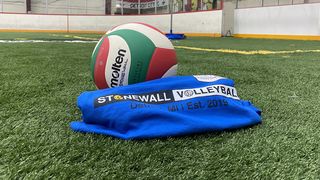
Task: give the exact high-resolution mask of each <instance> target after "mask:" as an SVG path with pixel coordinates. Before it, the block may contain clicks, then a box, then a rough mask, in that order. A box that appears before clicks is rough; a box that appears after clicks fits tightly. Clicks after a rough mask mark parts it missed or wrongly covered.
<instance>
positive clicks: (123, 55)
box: [105, 35, 131, 87]
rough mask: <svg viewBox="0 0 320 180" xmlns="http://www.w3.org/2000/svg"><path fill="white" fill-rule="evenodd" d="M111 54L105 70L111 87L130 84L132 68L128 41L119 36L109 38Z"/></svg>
mask: <svg viewBox="0 0 320 180" xmlns="http://www.w3.org/2000/svg"><path fill="white" fill-rule="evenodd" d="M108 39H109V54H108V59H107V64H106V68H105V77H106V81H107V84H108V86H109V87H116V86H123V85H127V84H128V78H129V70H130V66H131V53H130V49H129V46H128V44H127V43H126V41H125V40H124V39H123V38H121V37H120V36H117V35H111V36H108Z"/></svg>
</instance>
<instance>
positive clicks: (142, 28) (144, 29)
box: [108, 23, 174, 49]
mask: <svg viewBox="0 0 320 180" xmlns="http://www.w3.org/2000/svg"><path fill="white" fill-rule="evenodd" d="M121 29H129V30H133V31H138V32H140V33H142V34H144V35H145V36H147V37H148V38H149V39H150V40H151V41H152V42H153V44H154V45H155V46H156V47H160V48H166V49H174V47H173V45H172V43H171V42H170V40H168V38H167V37H166V36H164V35H163V34H162V33H160V32H159V31H157V30H155V29H152V28H151V27H148V26H146V25H143V24H139V23H128V24H124V25H121V26H117V27H115V28H114V29H112V30H111V31H109V32H108V33H110V32H113V31H116V30H121Z"/></svg>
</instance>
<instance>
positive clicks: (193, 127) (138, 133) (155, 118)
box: [70, 75, 261, 139]
mask: <svg viewBox="0 0 320 180" xmlns="http://www.w3.org/2000/svg"><path fill="white" fill-rule="evenodd" d="M78 107H79V109H80V110H81V112H82V121H75V122H72V123H71V124H70V126H71V129H73V130H74V131H78V132H84V133H97V134H104V135H109V136H114V137H117V138H121V139H148V138H160V137H170V136H181V135H187V134H194V133H204V132H212V131H222V130H229V129H236V128H243V127H247V126H252V125H255V124H258V123H261V111H260V110H259V109H258V108H256V107H255V106H253V105H252V104H251V103H250V102H249V101H244V100H240V98H239V97H238V94H237V91H236V89H235V88H234V82H233V80H231V79H228V78H224V77H219V76H214V75H195V76H174V77H167V78H162V79H157V80H153V81H147V82H143V83H138V84H133V85H128V86H120V87H116V88H109V89H103V90H97V91H91V92H84V93H82V94H81V95H80V96H79V97H78Z"/></svg>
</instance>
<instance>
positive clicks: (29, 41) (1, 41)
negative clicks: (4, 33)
mask: <svg viewBox="0 0 320 180" xmlns="http://www.w3.org/2000/svg"><path fill="white" fill-rule="evenodd" d="M97 42H98V41H83V40H61V41H57V40H53V41H50V40H0V43H97Z"/></svg>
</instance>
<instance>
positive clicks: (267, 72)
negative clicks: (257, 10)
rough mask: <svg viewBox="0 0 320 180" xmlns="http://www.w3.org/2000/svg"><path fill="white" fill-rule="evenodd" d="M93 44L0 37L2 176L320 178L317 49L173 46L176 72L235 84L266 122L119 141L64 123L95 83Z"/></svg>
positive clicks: (211, 41)
mask: <svg viewBox="0 0 320 180" xmlns="http://www.w3.org/2000/svg"><path fill="white" fill-rule="evenodd" d="M60 35H61V36H60ZM60 35H59V36H52V35H50V33H43V34H41V33H28V35H23V34H21V33H4V34H3V33H0V40H1V39H17V37H19V38H24V39H46V40H50V39H57V37H59V38H58V39H61V40H62V39H65V38H66V37H65V36H64V35H63V34H60ZM69 35H70V34H69ZM76 36H80V35H76ZM81 36H83V37H92V38H99V36H101V35H81ZM60 37H61V38H60ZM63 37H64V38H63ZM68 38H70V37H67V39H68ZM173 43H174V44H175V45H183V46H193V47H203V48H228V49H239V50H274V51H279V50H295V49H320V43H319V42H318V41H286V40H259V39H235V38H188V39H186V40H183V41H174V42H173ZM94 46H95V43H63V42H61V43H57V42H54V43H53V42H50V43H0V61H1V65H0V121H1V131H0V179H20V178H26V179H48V178H56V179H79V178H83V179H109V178H114V179H118V178H119V179H136V178H139V179H173V178H177V179H195V178H199V179H319V178H320V168H319V167H320V131H319V129H320V121H319V119H320V111H319V110H320V95H319V94H320V85H319V77H320V60H319V57H320V56H319V55H320V53H292V54H274V55H239V54H228V53H213V52H202V51H191V50H184V49H177V55H178V59H179V70H178V74H179V75H190V74H215V75H220V76H225V77H229V78H231V79H233V80H235V83H236V88H237V90H238V95H239V96H240V98H242V99H246V100H250V101H251V102H253V103H254V104H255V105H256V106H257V107H259V108H261V109H262V112H263V123H262V124H260V125H257V126H253V127H250V128H245V129H240V130H237V131H228V132H215V133H206V134H200V135H193V136H184V137H178V138H166V139H152V140H142V141H141V140H140V141H124V140H119V139H115V138H112V137H107V136H102V135H94V134H81V133H75V132H73V131H71V130H70V128H69V123H70V122H71V121H73V120H78V119H80V118H81V114H80V111H79V110H78V109H77V107H76V98H77V96H78V95H79V94H80V93H81V92H83V91H86V90H94V89H95V87H94V85H93V83H92V80H91V77H90V55H91V53H92V51H93V48H94Z"/></svg>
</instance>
